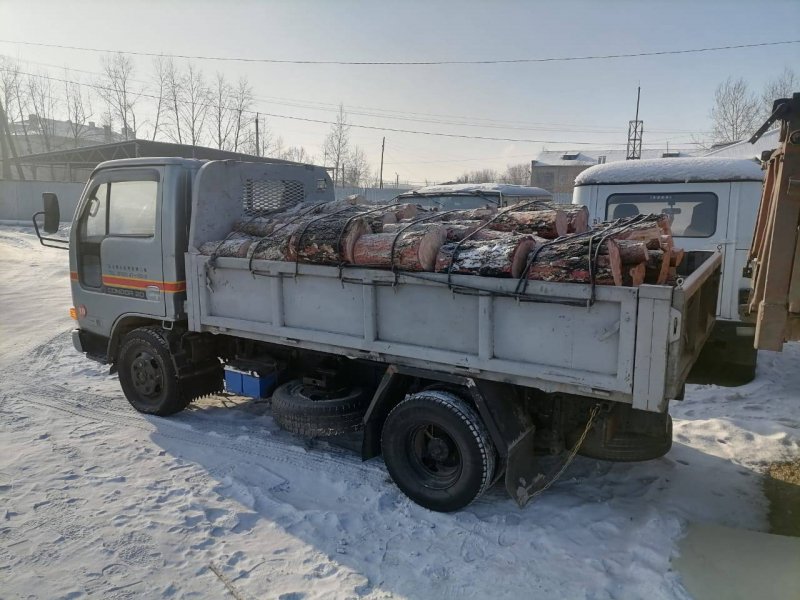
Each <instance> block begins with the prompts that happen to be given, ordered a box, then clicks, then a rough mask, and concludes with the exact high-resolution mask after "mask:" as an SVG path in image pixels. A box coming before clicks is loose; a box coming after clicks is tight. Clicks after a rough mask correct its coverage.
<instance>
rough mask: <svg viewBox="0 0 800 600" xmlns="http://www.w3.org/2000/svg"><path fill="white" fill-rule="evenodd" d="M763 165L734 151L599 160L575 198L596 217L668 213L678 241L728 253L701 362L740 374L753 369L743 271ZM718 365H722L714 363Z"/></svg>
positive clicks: (747, 375) (746, 376) (578, 183)
mask: <svg viewBox="0 0 800 600" xmlns="http://www.w3.org/2000/svg"><path fill="white" fill-rule="evenodd" d="M762 180H763V173H762V171H761V166H760V165H759V164H758V163H756V162H755V161H752V160H748V159H734V158H662V159H651V160H631V161H626V162H614V163H607V164H602V165H597V166H594V167H591V168H589V169H586V170H585V171H583V172H582V173H580V174H579V175H578V177H577V178H576V179H575V192H574V195H573V200H572V202H573V204H582V205H584V206H586V207H587V208H588V209H589V215H590V219H591V220H592V222H599V221H606V220H613V219H617V218H620V217H629V216H633V215H636V214H640V213H644V214H646V213H665V214H668V215H669V216H670V221H671V223H672V234H673V236H674V237H675V244H676V246H678V247H681V248H684V249H685V250H710V251H713V250H717V249H719V250H720V251H721V252H722V255H723V265H722V281H721V282H720V293H719V298H718V304H717V326H716V328H715V330H714V333H713V334H712V337H711V339H710V340H709V342H708V344H707V346H706V349H705V350H704V355H703V356H701V359H700V361H699V362H700V363H701V366H715V367H719V366H722V367H723V368H724V370H725V371H727V374H728V375H729V376H733V377H732V378H733V379H734V380H736V381H737V382H740V381H749V380H750V379H752V378H753V376H754V374H755V364H756V351H755V350H754V348H753V342H754V339H753V338H754V334H755V328H754V327H753V326H752V325H751V324H748V323H743V322H742V321H741V319H740V316H739V306H740V305H741V304H744V303H746V301H747V294H748V292H749V289H750V282H749V280H748V279H746V278H745V277H744V276H743V269H744V268H745V266H746V263H747V254H748V252H749V250H750V242H751V240H752V238H753V230H754V228H755V221H756V213H757V212H758V205H759V202H760V201H761V187H762ZM715 370H717V369H715Z"/></svg>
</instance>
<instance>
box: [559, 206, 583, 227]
mask: <svg viewBox="0 0 800 600" xmlns="http://www.w3.org/2000/svg"><path fill="white" fill-rule="evenodd" d="M559 210H561V211H563V212H565V213H566V214H567V218H568V220H569V224H568V225H567V233H583V232H585V231H589V229H590V227H589V209H588V208H586V207H585V206H580V205H577V204H565V205H562V206H560V207H559Z"/></svg>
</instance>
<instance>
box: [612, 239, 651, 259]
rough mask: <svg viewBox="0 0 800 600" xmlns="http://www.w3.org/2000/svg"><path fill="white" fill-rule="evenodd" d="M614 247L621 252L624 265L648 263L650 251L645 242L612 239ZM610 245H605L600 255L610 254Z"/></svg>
mask: <svg viewBox="0 0 800 600" xmlns="http://www.w3.org/2000/svg"><path fill="white" fill-rule="evenodd" d="M609 241H610V242H613V245H614V246H616V248H617V250H618V252H619V259H620V262H621V263H622V264H624V265H634V264H638V263H641V262H647V257H648V250H647V244H646V243H645V242H640V241H635V240H618V239H614V238H612V239H610V240H609ZM609 246H610V244H603V246H602V247H601V248H600V254H608V248H609Z"/></svg>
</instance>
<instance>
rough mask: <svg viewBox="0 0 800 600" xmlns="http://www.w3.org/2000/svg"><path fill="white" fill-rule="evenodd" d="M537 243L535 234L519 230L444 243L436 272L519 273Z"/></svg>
mask: <svg viewBox="0 0 800 600" xmlns="http://www.w3.org/2000/svg"><path fill="white" fill-rule="evenodd" d="M479 233H483V232H479ZM534 245H535V242H534V238H533V236H531V235H520V234H517V233H505V234H501V235H495V236H488V237H482V239H467V240H464V241H462V242H451V243H448V244H444V245H443V246H442V247H441V249H440V250H439V253H438V255H437V257H436V272H437V273H459V274H466V275H481V276H484V277H519V276H520V275H522V272H523V271H524V269H525V264H526V262H527V260H528V254H529V253H530V251H531V250H533V248H534Z"/></svg>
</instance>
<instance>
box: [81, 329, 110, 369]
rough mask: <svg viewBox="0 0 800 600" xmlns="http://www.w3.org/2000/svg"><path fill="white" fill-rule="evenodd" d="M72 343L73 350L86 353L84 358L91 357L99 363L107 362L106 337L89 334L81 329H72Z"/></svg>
mask: <svg viewBox="0 0 800 600" xmlns="http://www.w3.org/2000/svg"><path fill="white" fill-rule="evenodd" d="M72 345H73V346H75V350H77V351H78V352H81V353H82V354H85V355H86V358H91V359H92V360H95V361H97V362H99V363H101V364H106V363H108V357H107V354H106V350H107V348H108V340H107V339H106V338H103V337H100V336H97V335H94V334H91V333H89V332H86V331H83V330H81V329H73V330H72Z"/></svg>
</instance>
